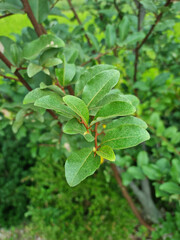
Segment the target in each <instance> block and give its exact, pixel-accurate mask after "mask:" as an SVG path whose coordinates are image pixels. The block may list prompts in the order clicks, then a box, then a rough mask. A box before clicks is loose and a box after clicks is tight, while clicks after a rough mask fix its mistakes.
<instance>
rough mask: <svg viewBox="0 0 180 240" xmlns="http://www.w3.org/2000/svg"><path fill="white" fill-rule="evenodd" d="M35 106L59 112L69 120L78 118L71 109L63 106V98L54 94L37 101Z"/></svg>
mask: <svg viewBox="0 0 180 240" xmlns="http://www.w3.org/2000/svg"><path fill="white" fill-rule="evenodd" d="M34 105H35V106H38V107H42V108H45V109H51V110H54V111H56V112H58V113H59V114H60V115H63V116H65V117H68V118H72V117H74V116H76V115H75V114H74V112H73V111H71V109H69V108H68V107H67V106H65V105H64V104H63V101H62V98H61V97H60V96H59V95H57V94H56V93H53V92H52V94H51V95H49V96H44V97H41V98H39V99H37V100H36V101H35V103H34Z"/></svg>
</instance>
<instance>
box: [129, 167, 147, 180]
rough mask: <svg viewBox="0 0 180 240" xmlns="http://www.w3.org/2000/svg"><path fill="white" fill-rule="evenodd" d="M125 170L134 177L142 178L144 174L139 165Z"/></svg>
mask: <svg viewBox="0 0 180 240" xmlns="http://www.w3.org/2000/svg"><path fill="white" fill-rule="evenodd" d="M127 172H128V173H129V174H131V175H132V177H133V178H135V179H144V178H145V176H144V174H143V172H142V170H141V168H139V167H135V166H131V167H129V168H128V170H127Z"/></svg>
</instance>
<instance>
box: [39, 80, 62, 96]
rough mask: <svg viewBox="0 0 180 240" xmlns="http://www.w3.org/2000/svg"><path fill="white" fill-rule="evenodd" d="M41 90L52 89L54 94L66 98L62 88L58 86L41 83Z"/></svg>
mask: <svg viewBox="0 0 180 240" xmlns="http://www.w3.org/2000/svg"><path fill="white" fill-rule="evenodd" d="M40 89H42V90H43V89H50V90H52V91H53V92H56V93H58V94H59V95H60V96H64V95H65V93H64V92H63V91H62V90H61V88H59V87H58V86H56V85H46V84H45V83H43V82H42V83H40Z"/></svg>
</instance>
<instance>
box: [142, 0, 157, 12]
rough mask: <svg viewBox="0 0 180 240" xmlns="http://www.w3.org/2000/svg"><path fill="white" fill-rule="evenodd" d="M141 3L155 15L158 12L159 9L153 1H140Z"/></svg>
mask: <svg viewBox="0 0 180 240" xmlns="http://www.w3.org/2000/svg"><path fill="white" fill-rule="evenodd" d="M140 3H141V4H142V5H143V6H144V8H145V9H146V10H148V11H151V12H154V13H155V12H157V7H156V5H155V4H154V3H153V1H152V0H140Z"/></svg>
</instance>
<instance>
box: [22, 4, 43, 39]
mask: <svg viewBox="0 0 180 240" xmlns="http://www.w3.org/2000/svg"><path fill="white" fill-rule="evenodd" d="M21 2H22V4H23V6H24V11H25V12H26V13H27V15H28V17H29V19H30V21H31V23H32V25H33V26H34V29H35V31H36V33H37V35H38V36H39V37H40V36H41V35H42V34H45V33H46V30H45V29H44V27H43V26H42V25H41V24H39V23H38V22H37V20H36V18H35V16H34V14H33V11H32V9H31V7H30V5H29V2H28V0H21Z"/></svg>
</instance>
